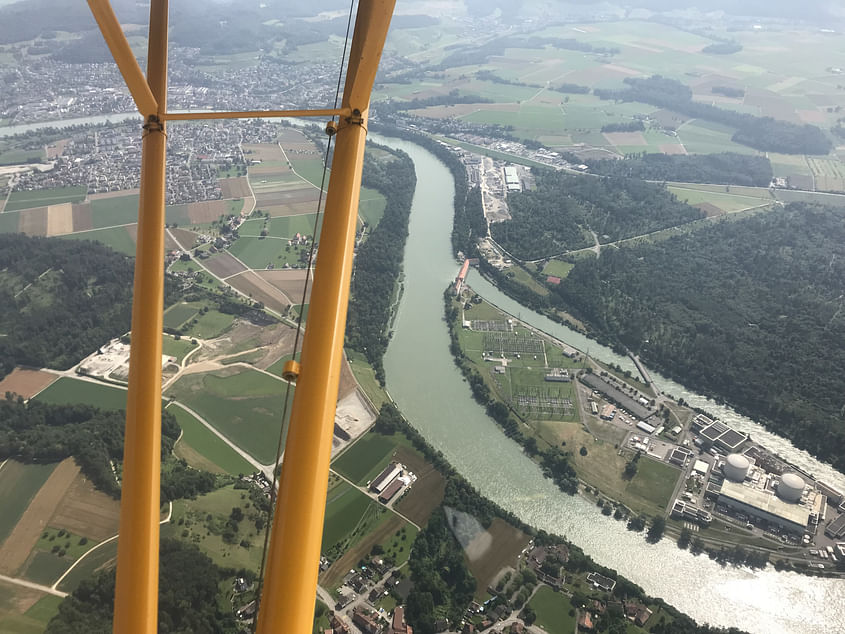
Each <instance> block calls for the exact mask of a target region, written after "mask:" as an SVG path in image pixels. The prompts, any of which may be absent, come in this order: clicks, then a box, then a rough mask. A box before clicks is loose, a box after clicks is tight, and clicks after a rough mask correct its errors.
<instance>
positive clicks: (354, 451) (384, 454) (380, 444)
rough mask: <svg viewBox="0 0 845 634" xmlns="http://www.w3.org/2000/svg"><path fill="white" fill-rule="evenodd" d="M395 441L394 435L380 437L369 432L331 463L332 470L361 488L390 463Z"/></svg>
mask: <svg viewBox="0 0 845 634" xmlns="http://www.w3.org/2000/svg"><path fill="white" fill-rule="evenodd" d="M396 440H397V438H396V435H394V436H382V435H381V434H378V433H375V432H370V433H368V434H366V435H364V436H363V437H362V438H361V439H360V440H359V441H357V442H356V443H355V444H354V445H352V446H351V447H350V448H349V449H347V450H346V451H344V452H343V454H342V455H341V456H340V457H339V458H337V460H335V461H334V462H333V463H332V468H333V469H335V470H336V471H337V472H339V473H341V474H343V475H344V476H346V477H347V478H349V479H350V480H351V481H352V482H355V483H357V484H359V485H362V486H363V485H365V484H367V482H368V481H370V480H372V479H373V478H374V477H375V476H377V475H378V474H379V473H380V472H381V471H382V469H384V468H385V467H386V466H387V464H388V463H389V462H390V456H391V455H392V454H393V450H394V449H395V448H396V445H397V442H396Z"/></svg>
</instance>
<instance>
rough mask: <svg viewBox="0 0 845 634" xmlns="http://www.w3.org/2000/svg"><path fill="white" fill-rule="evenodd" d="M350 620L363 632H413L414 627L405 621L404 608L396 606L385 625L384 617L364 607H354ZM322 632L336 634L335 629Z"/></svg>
mask: <svg viewBox="0 0 845 634" xmlns="http://www.w3.org/2000/svg"><path fill="white" fill-rule="evenodd" d="M352 622H353V623H354V624H355V625H356V626H357V627H358V629H360V630H361V631H362V632H364V634H414V628H412V627H411V626H410V625H408V624H407V623H405V608H404V607H402V606H397V607H396V608H395V609H394V610H393V616H392V617H391V619H390V620H389V621H387V624H386V625H385V619H384V618H383V617H381V616H380V615H379V614H378V613H376V612H372V611H371V610H368V609H366V608H355V610H354V611H353V612H352ZM324 634H338V632H337V631H336V630H326V631H325V633H324Z"/></svg>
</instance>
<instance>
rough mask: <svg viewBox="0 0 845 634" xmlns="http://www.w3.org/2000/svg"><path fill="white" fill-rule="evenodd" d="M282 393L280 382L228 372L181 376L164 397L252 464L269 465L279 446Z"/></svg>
mask: <svg viewBox="0 0 845 634" xmlns="http://www.w3.org/2000/svg"><path fill="white" fill-rule="evenodd" d="M284 391H285V383H284V382H282V381H277V380H275V379H273V378H271V377H269V376H267V375H266V374H263V373H261V372H257V371H255V370H241V369H239V368H238V369H235V368H231V369H227V370H226V371H223V372H220V373H219V374H210V373H209V374H192V375H188V376H184V377H182V378H181V379H179V380H178V381H177V382H176V383H175V384H174V385H173V386H172V387H171V388H170V389H169V390H168V395H170V396H174V397H175V398H176V399H177V400H179V401H181V402H183V403H185V404H186V405H187V406H188V407H190V408H191V409H192V410H194V411H195V412H197V413H198V414H199V415H200V416H202V417H203V418H204V419H205V420H206V421H208V423H209V424H211V425H213V426H214V427H215V429H217V430H218V431H219V432H220V433H222V434H223V435H224V436H226V437H227V438H229V439H230V440H231V441H233V442H234V443H236V444H237V445H238V446H239V447H241V448H242V449H244V450H245V451H247V452H248V453H250V454H251V455H252V456H254V457H255V458H256V460H258V461H259V462H261V463H262V464H270V463H271V462H273V460H274V459H275V457H276V446H277V444H278V442H279V431H280V427H281V426H282V405H283V398H284ZM289 415H290V408H288V416H289ZM285 424H286V423H285Z"/></svg>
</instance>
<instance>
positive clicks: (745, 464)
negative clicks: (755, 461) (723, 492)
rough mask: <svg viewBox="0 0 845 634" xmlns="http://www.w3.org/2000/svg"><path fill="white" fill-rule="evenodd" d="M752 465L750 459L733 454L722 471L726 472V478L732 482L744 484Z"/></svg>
mask: <svg viewBox="0 0 845 634" xmlns="http://www.w3.org/2000/svg"><path fill="white" fill-rule="evenodd" d="M750 467H751V463H750V462H749V461H748V458H746V457H745V456H742V455H740V454H738V453H732V454H730V455H729V456H728V457H727V460H725V465H724V466H723V467H722V471H724V472H725V477H726V478H727V479H728V480H730V481H731V482H742V481H743V480H745V477H746V476H747V475H748V469H749V468H750Z"/></svg>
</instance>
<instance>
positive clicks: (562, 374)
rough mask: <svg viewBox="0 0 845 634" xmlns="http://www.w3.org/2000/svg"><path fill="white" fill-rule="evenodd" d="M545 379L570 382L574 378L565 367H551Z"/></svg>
mask: <svg viewBox="0 0 845 634" xmlns="http://www.w3.org/2000/svg"><path fill="white" fill-rule="evenodd" d="M544 380H546V381H552V382H558V383H568V382H569V381H571V380H572V378H571V377H570V376H569V370H567V369H565V368H549V371H548V372H546V376H545V377H544Z"/></svg>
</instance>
